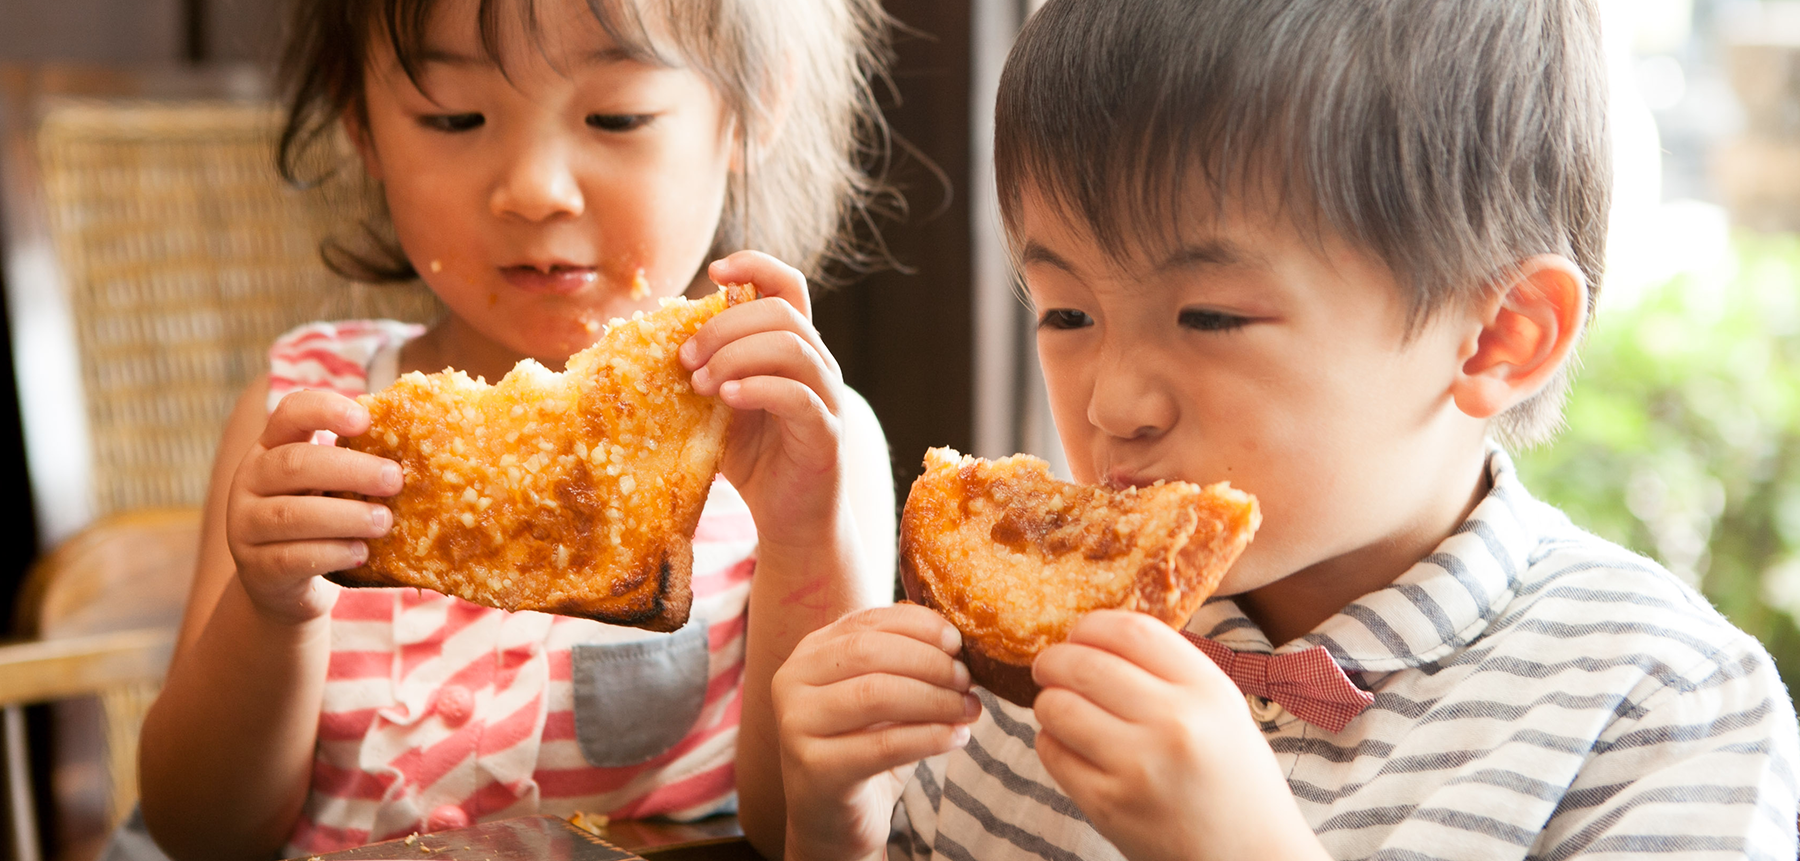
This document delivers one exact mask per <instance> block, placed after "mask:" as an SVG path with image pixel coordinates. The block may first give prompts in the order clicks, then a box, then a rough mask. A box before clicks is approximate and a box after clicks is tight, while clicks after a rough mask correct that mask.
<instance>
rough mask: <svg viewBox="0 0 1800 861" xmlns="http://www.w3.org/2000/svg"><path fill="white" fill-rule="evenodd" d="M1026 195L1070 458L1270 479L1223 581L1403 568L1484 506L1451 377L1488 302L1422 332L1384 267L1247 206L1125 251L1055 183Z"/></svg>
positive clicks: (1043, 346) (1049, 372) (1231, 586)
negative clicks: (1074, 219) (1067, 204)
mask: <svg viewBox="0 0 1800 861" xmlns="http://www.w3.org/2000/svg"><path fill="white" fill-rule="evenodd" d="M1022 206H1023V208H1022V210H1021V212H1020V215H1021V216H1022V217H1021V218H1020V219H1019V221H1018V225H1019V235H1018V236H1017V237H1016V239H1017V240H1018V241H1019V248H1020V249H1021V252H1022V254H1021V259H1022V265H1023V275H1024V278H1025V283H1026V286H1027V288H1028V290H1029V291H1030V295H1031V300H1032V304H1033V306H1034V309H1035V313H1036V315H1037V319H1038V330H1037V345H1038V352H1039V355H1040V357H1041V360H1042V363H1043V368H1044V376H1045V379H1046V380H1047V382H1048V384H1049V391H1050V404H1051V408H1052V410H1053V412H1054V414H1055V417H1056V425H1057V430H1058V432H1059V433H1060V435H1061V437H1062V443H1063V447H1064V449H1065V450H1066V452H1067V455H1068V458H1069V465H1070V469H1071V470H1072V471H1073V473H1074V476H1075V478H1076V479H1077V480H1078V481H1082V482H1089V483H1092V482H1111V483H1115V484H1146V483H1149V482H1152V481H1155V480H1157V479H1185V480H1188V481H1194V482H1198V483H1202V484H1204V483H1211V482H1215V481H1230V482H1231V483H1232V485H1233V486H1235V487H1238V488H1242V489H1244V490H1247V491H1249V492H1251V493H1253V494H1255V495H1256V496H1257V498H1258V500H1259V501H1260V504H1261V508H1262V513H1263V525H1262V528H1261V530H1260V531H1259V532H1258V534H1257V537H1256V540H1255V541H1254V542H1253V543H1252V544H1251V546H1250V548H1249V550H1248V551H1246V552H1245V554H1244V556H1243V557H1242V558H1241V559H1240V561H1239V562H1238V563H1237V565H1236V566H1235V567H1234V568H1233V569H1232V570H1231V572H1230V573H1229V574H1227V575H1226V578H1225V582H1224V584H1223V585H1222V586H1221V587H1220V593H1221V594H1237V593H1242V592H1246V591H1249V590H1252V589H1255V588H1257V587H1259V586H1263V585H1265V584H1268V583H1271V582H1274V581H1276V580H1279V579H1281V578H1284V577H1287V576H1289V575H1291V574H1295V573H1296V572H1302V571H1311V572H1312V573H1313V574H1317V575H1321V576H1324V577H1327V578H1331V579H1335V580H1338V581H1339V582H1342V578H1345V577H1348V578H1351V580H1360V579H1362V578H1364V577H1368V576H1371V575H1372V574H1375V573H1376V572H1377V569H1379V570H1380V574H1381V576H1384V577H1385V578H1386V579H1388V580H1391V579H1392V577H1393V576H1395V575H1397V574H1398V573H1399V571H1401V570H1404V568H1405V566H1407V565H1410V563H1411V562H1412V561H1416V560H1417V559H1418V558H1420V557H1421V556H1422V555H1424V553H1427V552H1429V551H1430V549H1431V545H1432V544H1435V542H1436V541H1437V540H1439V539H1441V537H1442V536H1443V535H1444V534H1445V533H1446V532H1447V531H1448V530H1449V529H1450V528H1452V527H1454V526H1455V523H1456V522H1457V520H1459V519H1460V518H1461V516H1462V515H1463V514H1464V513H1466V510H1467V508H1468V506H1469V504H1470V500H1471V492H1472V488H1475V487H1477V486H1478V485H1479V483H1480V481H1481V478H1480V473H1479V463H1480V460H1479V453H1480V451H1481V449H1482V445H1483V442H1482V440H1483V435H1484V426H1483V424H1482V423H1481V422H1480V421H1477V420H1475V419H1471V418H1469V417H1468V416H1466V415H1464V414H1462V413H1461V412H1459V411H1458V410H1457V409H1456V407H1455V404H1454V403H1453V402H1452V400H1451V395H1450V391H1451V384H1452V381H1453V379H1454V377H1455V375H1456V373H1457V371H1458V370H1459V368H1460V367H1461V365H1462V363H1463V361H1464V360H1465V359H1466V358H1467V356H1468V354H1469V352H1470V351H1472V349H1473V346H1474V345H1473V338H1472V337H1471V336H1470V333H1471V332H1472V331H1478V330H1479V325H1478V324H1476V325H1474V327H1473V329H1472V328H1471V325H1470V322H1471V321H1473V320H1474V318H1473V316H1472V314H1471V313H1465V312H1461V311H1458V310H1456V309H1446V310H1445V311H1443V312H1442V313H1440V314H1439V315H1437V316H1436V317H1434V319H1433V321H1432V322H1431V323H1430V324H1428V325H1427V326H1426V327H1425V328H1424V329H1423V330H1422V331H1420V332H1418V333H1416V334H1415V335H1414V337H1412V338H1410V339H1409V338H1407V337H1406V305H1405V303H1404V301H1403V300H1402V298H1401V295H1400V292H1399V289H1398V286H1397V284H1396V281H1395V278H1394V276H1393V274H1392V273H1391V272H1390V271H1389V270H1388V269H1387V268H1386V267H1385V266H1383V265H1381V264H1380V263H1379V262H1378V261H1377V260H1375V259H1373V258H1372V256H1371V255H1368V254H1366V253H1364V252H1361V251H1359V250H1357V249H1354V248H1351V247H1349V246H1348V245H1347V244H1345V243H1343V242H1341V241H1339V240H1338V239H1336V238H1335V237H1329V236H1327V237H1323V238H1313V237H1310V236H1306V235H1303V234H1301V233H1300V232H1299V231H1298V230H1297V229H1296V228H1295V227H1294V225H1293V224H1291V223H1290V221H1289V220H1288V219H1286V218H1284V217H1280V216H1274V215H1270V214H1268V213H1265V212H1256V211H1252V210H1250V209H1248V208H1245V207H1226V209H1225V213H1224V215H1223V216H1221V217H1220V218H1218V219H1213V218H1192V217H1190V218H1187V219H1186V220H1185V221H1184V223H1183V224H1181V225H1180V227H1181V232H1182V235H1181V236H1180V242H1178V243H1176V244H1175V245H1176V247H1175V248H1174V249H1172V250H1170V249H1163V248H1148V247H1147V248H1145V249H1144V250H1141V251H1134V252H1133V253H1132V254H1131V255H1130V256H1129V258H1128V259H1126V260H1123V261H1121V260H1117V259H1114V258H1112V257H1109V256H1108V255H1107V254H1105V253H1104V252H1103V251H1102V250H1101V249H1100V247H1099V246H1098V245H1096V243H1095V242H1094V239H1093V237H1092V236H1091V235H1089V232H1088V231H1087V229H1086V228H1085V227H1083V226H1081V225H1079V224H1077V223H1071V221H1070V220H1068V219H1065V218H1064V217H1063V215H1062V213H1061V212H1060V210H1058V209H1056V208H1054V207H1053V206H1052V205H1050V204H1049V203H1048V202H1047V201H1046V199H1045V198H1043V197H1041V196H1039V195H1037V194H1035V193H1029V192H1028V193H1027V194H1026V195H1025V197H1024V199H1023V203H1022ZM1194 209H1196V210H1199V211H1201V212H1204V213H1211V212H1212V207H1211V206H1210V205H1208V206H1201V207H1194ZM1395 565H1398V566H1400V567H1399V568H1398V569H1395V568H1394V567H1393V566H1395ZM1359 572H1366V573H1359ZM1296 582H1303V581H1296ZM1315 582H1320V581H1315ZM1377 585H1379V584H1371V586H1370V588H1375V587H1376V586H1377Z"/></svg>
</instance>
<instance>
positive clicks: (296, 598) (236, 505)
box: [225, 391, 401, 624]
mask: <svg viewBox="0 0 1800 861" xmlns="http://www.w3.org/2000/svg"><path fill="white" fill-rule="evenodd" d="M368 429H369V411H368V410H367V409H364V408H363V406H362V405H361V404H359V403H357V402H356V401H353V400H351V399H349V398H346V397H344V396H343V395H339V394H334V393H331V392H321V391H305V392H295V393H293V394H291V395H288V396H287V397H285V398H283V399H282V400H281V403H280V404H279V405H277V406H276V407H275V412H274V413H272V414H271V415H270V416H269V422H268V424H267V425H265V426H264V428H263V432H262V435H261V437H259V438H258V439H257V441H256V442H255V444H253V445H252V446H251V447H250V451H249V452H248V453H247V454H246V455H245V456H244V459H243V461H241V462H240V463H239V465H238V469H237V473H236V474H235V476H234V477H233V480H232V483H231V491H230V495H229V496H228V498H227V502H226V511H225V534H226V540H227V543H228V545H229V546H230V548H231V557H232V559H233V560H234V561H235V562H236V563H237V576H238V579H239V580H240V581H241V582H242V583H243V586H244V591H245V592H247V593H249V595H250V600H251V602H252V603H253V604H255V606H256V608H257V610H258V611H260V612H261V613H263V614H264V615H266V616H269V617H271V618H273V619H275V620H278V621H284V622H290V623H295V624H298V623H302V622H306V621H310V620H312V619H316V618H318V617H320V616H323V615H325V614H326V613H328V612H330V611H331V606H332V604H333V603H334V602H335V601H336V599H337V587H336V586H334V585H333V584H331V583H329V582H327V581H325V580H321V579H319V577H318V575H320V574H325V573H328V572H331V571H342V570H345V569H348V568H355V567H356V566H358V565H361V564H362V563H363V561H364V560H365V559H367V558H368V556H369V549H368V546H367V545H365V544H364V543H363V539H367V538H379V537H381V536H383V535H386V534H387V531H388V529H389V528H390V527H392V526H393V522H394V517H393V513H392V512H390V511H388V509H387V506H384V505H377V504H374V503H369V502H359V501H356V500H352V499H338V498H335V497H328V496H321V495H319V494H320V493H321V492H324V491H347V492H351V493H361V494H366V495H369V496H391V495H393V494H395V493H398V492H400V485H401V475H400V465H399V464H397V463H394V462H393V461H391V460H387V459H386V458H380V457H376V456H374V455H371V454H365V453H363V452H356V451H350V450H349V449H345V448H339V447H337V446H328V445H314V444H313V443H312V437H313V433H314V432H315V431H330V432H332V433H335V434H337V435H339V436H356V435H358V434H361V433H363V432H365V431H367V430H368Z"/></svg>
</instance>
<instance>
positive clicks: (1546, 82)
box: [994, 0, 1612, 443]
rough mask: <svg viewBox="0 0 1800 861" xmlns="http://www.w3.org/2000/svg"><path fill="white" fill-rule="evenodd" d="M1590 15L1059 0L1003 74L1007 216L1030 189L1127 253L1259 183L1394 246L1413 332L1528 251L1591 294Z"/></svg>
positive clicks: (1535, 3) (1324, 0) (1547, 411)
mask: <svg viewBox="0 0 1800 861" xmlns="http://www.w3.org/2000/svg"><path fill="white" fill-rule="evenodd" d="M1599 18H1600V16H1599V12H1598V10H1597V9H1596V8H1595V6H1594V4H1593V2H1592V1H1591V0H1052V2H1051V3H1049V4H1048V5H1047V6H1045V7H1044V9H1043V10H1042V11H1040V12H1038V13H1037V14H1036V15H1035V16H1033V18H1032V19H1031V20H1030V21H1028V22H1027V23H1026V26H1025V28H1024V30H1023V32H1022V33H1021V34H1020V36H1019V41H1018V43H1017V45H1015V46H1014V48H1013V51H1012V55H1011V56H1010V57H1009V58H1008V60H1007V64H1006V70H1005V72H1004V73H1003V75H1002V77H1001V81H1000V92H999V99H998V104H997V107H996V115H995V123H994V153H995V156H994V165H995V173H996V181H997V184H998V187H999V192H1000V205H1001V211H1002V214H1003V218H1004V221H1005V224H1006V227H1007V230H1008V232H1009V233H1011V234H1013V235H1015V236H1016V235H1017V229H1018V226H1019V225H1018V218H1019V209H1020V201H1021V198H1022V195H1023V194H1024V192H1025V191H1026V190H1027V189H1028V188H1029V189H1031V190H1034V191H1035V192H1037V193H1039V194H1042V195H1044V197H1045V199H1046V200H1047V201H1048V202H1050V203H1051V204H1052V205H1054V206H1056V207H1057V208H1059V209H1061V210H1062V211H1063V212H1065V213H1068V214H1069V216H1070V218H1071V222H1072V223H1074V224H1077V225H1081V226H1085V227H1086V228H1088V229H1089V230H1090V231H1091V232H1092V234H1093V236H1094V238H1095V240H1096V242H1097V243H1098V244H1099V245H1100V246H1101V247H1102V248H1103V249H1105V250H1106V251H1107V253H1110V254H1116V255H1119V256H1121V257H1123V256H1124V255H1126V254H1128V253H1130V252H1131V250H1133V248H1134V246H1135V245H1136V244H1138V243H1142V242H1145V241H1149V242H1152V243H1155V242H1171V241H1174V240H1175V239H1176V237H1175V236H1174V235H1173V233H1174V230H1175V226H1176V225H1177V224H1179V223H1180V222H1179V219H1180V218H1181V216H1182V212H1181V209H1182V207H1183V206H1185V205H1188V201H1189V200H1190V199H1195V198H1193V194H1194V193H1195V192H1196V191H1199V192H1204V193H1205V194H1206V195H1209V196H1210V198H1211V200H1213V201H1215V202H1216V203H1217V205H1220V206H1223V204H1224V202H1225V201H1226V199H1227V198H1228V196H1231V195H1244V194H1246V193H1258V192H1262V191H1269V192H1272V193H1273V194H1274V195H1275V197H1274V200H1275V202H1276V205H1278V206H1279V207H1280V208H1281V211H1282V212H1284V213H1286V214H1287V215H1288V216H1290V217H1292V218H1294V219H1296V222H1297V223H1299V224H1300V225H1301V226H1302V229H1303V230H1312V231H1315V232H1317V231H1322V230H1329V231H1331V232H1334V233H1336V234H1337V235H1339V236H1342V237H1343V238H1344V239H1346V240H1347V241H1350V242H1352V243H1354V244H1356V245H1358V246H1360V247H1362V248H1365V249H1367V250H1369V251H1370V252H1371V253H1373V254H1374V255H1376V256H1377V257H1378V258H1379V259H1380V260H1382V261H1383V262H1384V263H1386V264H1387V266H1388V267H1389V268H1390V269H1392V270H1393V272H1394V273H1395V275H1396V277H1397V279H1398V281H1399V283H1400V285H1401V289H1402V291H1403V292H1404V294H1405V295H1404V298H1405V300H1406V302H1407V306H1408V308H1409V321H1408V322H1409V330H1410V331H1417V329H1418V327H1419V326H1421V325H1423V324H1424V322H1425V321H1427V320H1428V319H1429V318H1430V317H1431V315H1432V314H1433V313H1435V312H1436V311H1438V310H1440V309H1442V308H1444V307H1446V306H1448V305H1450V304H1452V303H1456V302H1467V301H1473V300H1475V299H1478V298H1481V297H1483V296H1486V295H1489V294H1490V292H1491V291H1492V290H1493V289H1494V287H1495V284H1496V279H1498V278H1501V277H1503V276H1505V275H1506V274H1507V272H1508V270H1509V269H1510V268H1511V267H1512V266H1513V265H1514V264H1516V263H1518V262H1519V261H1521V260H1523V259H1525V258H1527V257H1530V256H1532V255H1534V254H1542V253H1551V254H1562V255H1564V256H1566V257H1568V258H1570V259H1572V260H1573V261H1575V263H1576V264H1577V265H1578V266H1580V267H1581V269H1582V271H1583V272H1584V273H1585V274H1586V276H1587V280H1588V287H1589V294H1588V295H1589V305H1588V308H1589V313H1590V314H1591V313H1592V309H1593V300H1594V298H1595V297H1597V296H1598V293H1599V286H1600V279H1601V273H1602V269H1603V258H1604V252H1605V244H1606V225H1607V211H1608V207H1609V205H1610V200H1611V188H1612V167H1611V155H1610V145H1609V142H1608V137H1607V124H1606V109H1607V89H1606V80H1605V63H1604V58H1603V56H1602V49H1601V45H1600V36H1599V32H1600V20H1599ZM1196 179H1198V180H1201V181H1203V184H1202V185H1200V186H1198V187H1196V186H1195V185H1194V182H1195V180H1196ZM1199 199H1204V198H1199ZM1567 386H1568V379H1567V369H1564V370H1563V371H1561V372H1559V373H1558V375H1557V377H1556V380H1555V382H1553V383H1552V384H1551V385H1549V386H1548V387H1546V389H1545V390H1544V391H1543V392H1540V393H1539V394H1538V395H1536V396H1534V397H1533V398H1531V399H1530V400H1528V401H1526V402H1524V403H1522V404H1519V405H1518V406H1517V407H1514V408H1513V409H1512V410H1509V411H1508V412H1507V413H1506V414H1504V415H1502V416H1500V417H1499V420H1498V421H1497V423H1496V430H1497V431H1498V433H1499V435H1500V436H1501V438H1502V439H1504V440H1507V441H1509V442H1514V443H1532V442H1538V441H1541V440H1543V439H1545V438H1547V437H1549V436H1550V435H1551V434H1553V433H1554V431H1555V429H1556V426H1557V425H1558V423H1559V422H1560V416H1561V405H1562V398H1563V395H1564V393H1565V392H1566V390H1567Z"/></svg>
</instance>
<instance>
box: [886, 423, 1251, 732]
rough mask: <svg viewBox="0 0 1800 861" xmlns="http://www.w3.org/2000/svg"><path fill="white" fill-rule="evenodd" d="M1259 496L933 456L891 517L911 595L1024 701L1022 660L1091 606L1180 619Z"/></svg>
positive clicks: (1239, 536)
mask: <svg viewBox="0 0 1800 861" xmlns="http://www.w3.org/2000/svg"><path fill="white" fill-rule="evenodd" d="M1260 522H1261V515H1260V514H1259V513H1258V511H1257V507H1256V498H1255V497H1253V496H1251V495H1249V494H1247V493H1244V492H1243V491H1241V490H1236V489H1233V488H1232V487H1231V486H1230V485H1229V484H1227V483H1224V482H1220V483H1218V484H1213V485H1210V486H1207V487H1200V486H1199V485H1196V484H1191V483H1189V482H1185V481H1174V482H1161V483H1158V484H1156V485H1154V486H1151V487H1126V488H1108V487H1098V486H1092V485H1078V484H1070V483H1068V482H1063V481H1058V480H1057V479H1055V478H1054V477H1052V476H1051V475H1050V467H1049V465H1048V464H1046V463H1045V462H1044V461H1042V460H1040V459H1038V458H1035V457H1032V456H1030V455H1022V454H1021V455H1013V456H1011V457H1005V458H1001V459H1000V460H997V461H988V460H985V459H981V458H975V457H970V456H966V455H959V454H957V453H956V452H955V451H952V450H950V449H943V448H934V449H932V450H931V451H930V452H928V453H927V454H926V455H925V474H924V475H921V476H919V478H918V479H917V480H916V481H914V482H913V486H912V490H911V491H910V492H909V493H908V495H907V498H906V509H905V512H904V513H903V514H902V516H901V520H900V575H901V580H902V582H903V584H904V586H905V588H906V593H907V596H908V597H909V598H911V599H912V600H913V601H916V602H918V603H920V604H924V605H925V606H927V607H931V608H933V609H935V610H937V611H938V612H939V613H940V614H942V615H943V616H944V618H945V619H947V620H948V621H949V622H950V623H951V624H952V625H955V626H956V628H957V630H959V631H961V632H962V635H963V659H964V662H965V663H967V664H968V666H969V672H970V675H971V676H973V677H974V680H975V682H976V683H977V684H980V685H982V686H983V687H985V688H987V689H988V690H990V691H993V692H994V693H995V694H997V695H999V696H1001V697H1004V698H1005V699H1008V700H1010V701H1012V702H1014V703H1018V704H1019V705H1024V706H1029V705H1031V703H1032V700H1034V699H1035V698H1036V697H1037V692H1038V686H1037V684H1036V683H1035V682H1033V681H1032V679H1031V663H1032V661H1033V660H1035V659H1036V658H1037V655H1038V653H1039V652H1041V651H1043V650H1044V649H1045V648H1047V647H1049V646H1050V645H1051V644H1053V643H1059V642H1062V641H1063V640H1064V639H1066V638H1067V637H1068V635H1069V631H1070V629H1072V628H1073V627H1074V626H1075V623H1076V621H1078V620H1079V619H1080V618H1081V617H1082V616H1084V615H1086V614H1088V613H1090V612H1092V611H1094V610H1099V609H1108V608H1111V609H1122V610H1135V611H1138V612H1141V613H1147V614H1149V615H1151V616H1154V617H1156V618H1158V619H1161V620H1162V621H1163V622H1164V623H1166V624H1168V625H1170V626H1171V627H1175V628H1179V627H1181V626H1182V625H1184V624H1186V623H1187V620H1188V617H1190V616H1192V615H1193V614H1194V612H1195V611H1196V610H1198V609H1199V608H1200V605H1201V604H1202V603H1204V602H1205V601H1206V599H1207V597H1208V596H1210V595H1211V594H1212V592H1213V590H1214V589H1216V588H1218V585H1219V580H1220V578H1222V577H1224V575H1225V571H1226V570H1227V569H1229V568H1230V567H1231V564H1232V563H1233V562H1235V561H1236V560H1237V557H1238V555H1239V554H1240V553H1242V552H1243V550H1244V548H1245V547H1246V546H1248V545H1249V543H1250V538H1251V536H1252V535H1253V534H1254V533H1255V532H1256V527H1257V524H1258V523H1260Z"/></svg>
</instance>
